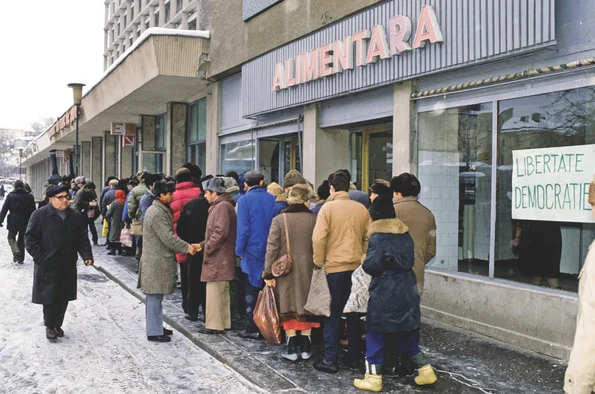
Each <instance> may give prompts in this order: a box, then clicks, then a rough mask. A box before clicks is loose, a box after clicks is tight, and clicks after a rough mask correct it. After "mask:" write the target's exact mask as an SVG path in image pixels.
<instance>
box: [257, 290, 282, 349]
mask: <svg viewBox="0 0 595 394" xmlns="http://www.w3.org/2000/svg"><path fill="white" fill-rule="evenodd" d="M254 324H256V327H258V329H259V330H260V333H261V334H262V336H263V337H264V339H266V340H267V342H268V343H270V344H271V345H280V344H281V322H280V320H279V310H278V309H277V301H276V300H275V293H274V292H273V288H272V287H270V286H265V287H264V289H262V290H261V291H260V293H258V299H257V300H256V306H255V307H254Z"/></svg>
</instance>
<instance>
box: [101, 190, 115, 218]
mask: <svg viewBox="0 0 595 394" xmlns="http://www.w3.org/2000/svg"><path fill="white" fill-rule="evenodd" d="M111 189H112V188H111V187H110V186H105V187H104V188H103V189H102V190H101V193H100V194H99V210H100V211H101V212H103V197H105V193H107V192H108V191H110V190H111ZM102 216H103V215H102Z"/></svg>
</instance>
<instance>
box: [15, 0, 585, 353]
mask: <svg viewBox="0 0 595 394" xmlns="http://www.w3.org/2000/svg"><path fill="white" fill-rule="evenodd" d="M129 3H132V2H129ZM153 3H155V2H151V4H153ZM162 3H163V5H165V4H166V3H167V4H169V3H168V2H162ZM160 4H161V3H160ZM126 7H128V6H126ZM196 7H197V10H200V12H199V14H198V15H197V18H198V20H199V24H198V25H197V29H198V30H197V32H196V33H192V35H190V36H175V35H171V36H164V35H163V34H164V33H163V31H161V30H157V31H156V30H153V32H152V33H151V31H150V29H149V30H148V32H149V33H151V34H144V35H143V34H142V33H141V34H140V36H139V38H138V39H137V41H135V42H133V46H132V50H130V51H129V52H128V53H127V54H126V55H125V56H124V58H123V59H122V57H120V58H117V57H116V60H114V62H115V63H116V64H115V66H114V65H111V71H110V69H108V71H110V72H109V73H108V74H107V75H106V76H104V78H103V79H102V81H101V82H100V83H99V84H98V85H96V86H94V87H93V88H92V89H90V91H88V92H87V94H86V96H85V98H84V99H83V105H82V114H81V116H82V117H83V118H85V122H84V124H83V125H82V126H81V130H83V129H84V135H85V137H86V140H85V139H83V140H82V141H84V142H83V143H82V144H83V145H82V146H83V157H82V160H83V161H82V165H83V167H82V168H83V172H84V170H85V167H84V166H85V157H86V156H85V153H84V152H85V149H84V147H85V144H86V143H87V144H89V146H90V148H89V149H88V151H89V153H88V154H89V155H90V156H89V157H90V158H91V160H90V164H89V166H90V168H89V171H90V172H88V173H89V174H91V176H92V178H93V179H103V178H105V176H107V175H111V174H118V175H121V176H124V175H128V174H130V173H132V172H133V171H134V170H136V169H138V168H144V169H148V170H151V171H163V172H165V173H173V172H175V170H176V169H177V167H178V166H180V165H181V164H182V163H183V162H185V161H188V160H189V161H193V162H195V163H197V164H199V165H200V166H201V168H203V171H204V172H205V173H208V174H217V173H225V172H227V171H230V170H234V171H236V172H238V173H242V172H244V171H248V170H250V169H258V170H260V171H262V172H263V173H264V174H265V175H266V178H267V181H276V182H279V181H282V179H283V176H284V174H285V173H286V172H287V171H289V170H290V169H298V170H300V171H302V172H303V173H304V175H305V177H306V178H307V179H309V180H310V181H311V182H312V183H314V184H315V185H319V184H320V183H321V182H322V181H323V180H325V179H326V178H327V177H328V174H329V173H331V172H333V171H334V170H336V169H339V168H348V169H349V170H350V171H351V174H352V181H353V182H354V183H356V184H357V185H358V186H359V188H360V189H361V190H364V191H366V190H367V188H368V186H369V185H370V184H371V182H372V181H373V180H374V179H377V178H383V179H390V178H391V177H392V176H394V175H398V174H400V173H402V172H412V173H415V174H416V175H417V176H418V177H419V179H420V181H421V183H422V193H421V195H420V201H421V202H422V203H423V204H424V205H426V206H427V207H428V208H430V209H431V210H432V211H433V212H434V214H435V216H436V220H437V227H438V230H437V240H438V250H437V255H436V257H435V258H434V259H433V260H432V261H431V262H430V264H429V265H428V271H427V274H426V275H427V277H426V289H425V292H424V296H423V300H422V306H423V313H424V315H425V316H426V317H428V318H431V319H435V320H438V321H442V322H446V323H448V324H452V325H455V326H458V327H461V328H465V329H469V330H472V331H476V332H478V333H481V334H484V335H487V336H490V337H493V338H496V339H499V340H502V341H505V342H508V343H511V344H514V345H518V346H521V347H525V348H527V349H530V350H534V351H538V352H540V353H543V354H548V355H551V356H554V357H559V358H566V357H567V356H568V354H569V350H570V347H571V346H572V340H573V334H574V326H575V324H576V319H575V316H576V308H577V297H576V290H577V277H578V274H579V272H580V270H581V268H582V264H583V261H584V258H585V256H586V253H587V250H588V247H589V245H590V243H591V241H592V240H593V238H594V237H595V225H594V224H593V223H592V218H591V212H590V206H589V205H588V204H586V194H585V193H586V191H585V185H586V184H587V183H589V182H590V181H591V180H592V179H593V175H594V172H595V163H591V160H594V159H595V151H594V146H595V142H594V141H595V129H594V122H593V119H595V117H594V116H595V106H594V105H593V102H595V100H593V97H592V96H593V94H594V93H595V88H594V86H593V85H594V83H593V81H594V80H595V79H594V78H593V77H594V76H595V69H594V68H593V65H594V64H595V60H594V58H595V46H594V45H593V43H592V42H593V38H595V37H593V31H592V29H591V24H590V21H592V20H593V19H594V18H595V4H593V3H592V2H590V1H587V0H576V1H573V2H563V1H555V0H480V1H465V0H461V1H456V2H454V1H447V0H428V1H425V2H421V3H420V2H419V1H414V0H389V1H377V0H376V1H375V0H349V1H341V2H330V1H328V2H315V1H297V0H284V1H283V0H282V1H273V0H269V1H257V0H226V1H225V2H210V1H198V2H197V4H196ZM159 9H160V10H162V9H161V8H159ZM176 10H177V8H176ZM128 15H129V14H128ZM110 20H111V19H110ZM207 32H208V33H207ZM127 48H128V49H127V50H129V49H130V47H129V46H128V45H127ZM166 51H168V52H167V56H165V52H166ZM116 54H117V52H116ZM168 67H169V68H168ZM132 76H134V78H133V79H134V80H130V77H132ZM119 83H120V84H119ZM110 122H132V123H135V124H136V127H137V132H136V135H135V136H136V141H135V144H136V145H134V146H133V147H131V148H124V147H122V141H121V139H122V137H120V136H112V135H110V132H109V131H108V130H109V124H110ZM72 134H73V133H72V127H71V126H68V125H66V126H65V128H64V129H62V131H60V132H58V138H56V137H55V136H52V137H51V138H50V137H47V138H48V141H47V142H46V145H47V146H46V145H44V148H43V150H41V151H40V150H39V149H37V151H36V150H35V149H34V147H35V142H34V143H33V144H32V145H31V148H32V152H31V154H30V155H29V156H28V159H27V162H26V164H27V165H28V166H29V168H30V169H31V170H32V171H30V172H31V173H32V174H35V173H40V174H44V175H43V176H45V177H47V175H45V174H47V167H43V166H44V163H45V160H47V152H48V151H49V150H50V149H51V148H53V149H60V146H62V145H63V146H72V141H73V139H72ZM89 137H90V138H89ZM43 138H46V137H44V136H41V137H40V141H41V140H43ZM60 144H62V145H60ZM94 147H95V148H94ZM99 152H101V154H100V153H99ZM96 167H97V168H101V170H95V168H96ZM36 168H38V169H39V171H37V170H36ZM48 175H49V174H48ZM513 241H514V247H513ZM519 242H520V245H521V247H520V248H519V247H518V246H516V245H517V243H519ZM542 251H546V252H547V253H541V254H540V252H542ZM554 279H555V280H554ZM537 282H539V283H540V284H542V285H543V286H538V285H537ZM559 286H560V287H561V289H557V288H553V287H559Z"/></svg>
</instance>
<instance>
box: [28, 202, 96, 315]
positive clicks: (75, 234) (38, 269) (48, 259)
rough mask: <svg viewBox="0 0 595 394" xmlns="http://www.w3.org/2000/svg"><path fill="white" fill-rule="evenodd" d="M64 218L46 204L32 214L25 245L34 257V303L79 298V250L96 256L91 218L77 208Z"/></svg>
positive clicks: (87, 256)
mask: <svg viewBox="0 0 595 394" xmlns="http://www.w3.org/2000/svg"><path fill="white" fill-rule="evenodd" d="M66 212H67V216H66V219H62V218H61V217H60V216H59V215H58V213H57V210H56V209H55V208H54V207H52V206H51V204H48V205H46V206H45V207H43V208H40V209H38V210H37V211H35V212H33V215H31V220H29V225H28V226H27V231H26V232H25V247H26V248H27V252H29V254H30V255H31V256H32V257H33V261H34V262H35V266H34V268H33V303H35V304H52V303H55V302H60V301H73V300H76V289H77V288H76V286H77V283H76V282H77V268H76V262H77V253H78V254H79V255H80V256H81V258H82V259H83V260H84V261H86V260H93V252H92V251H91V244H90V243H89V237H88V235H87V221H86V220H84V218H83V215H81V214H80V213H79V212H78V211H76V210H75V209H73V208H68V209H67V210H66Z"/></svg>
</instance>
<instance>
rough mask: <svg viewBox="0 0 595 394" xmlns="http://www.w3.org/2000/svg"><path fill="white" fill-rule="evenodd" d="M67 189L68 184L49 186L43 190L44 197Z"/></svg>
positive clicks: (52, 195)
mask: <svg viewBox="0 0 595 394" xmlns="http://www.w3.org/2000/svg"><path fill="white" fill-rule="evenodd" d="M68 190H69V189H68V186H66V185H56V186H51V187H49V188H48V189H47V191H46V192H45V196H46V198H50V197H54V196H55V195H57V194H60V193H62V192H68Z"/></svg>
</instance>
